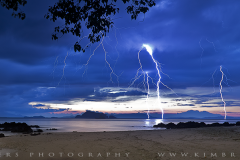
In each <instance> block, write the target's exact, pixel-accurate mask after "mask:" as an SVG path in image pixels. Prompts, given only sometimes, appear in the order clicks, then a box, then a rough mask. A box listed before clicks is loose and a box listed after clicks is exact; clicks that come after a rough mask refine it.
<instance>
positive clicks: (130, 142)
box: [0, 126, 240, 160]
mask: <svg viewBox="0 0 240 160" xmlns="http://www.w3.org/2000/svg"><path fill="white" fill-rule="evenodd" d="M239 144H240V127H235V126H234V127H211V128H192V129H169V130H151V131H123V132H91V133H87V132H85V133H83V132H82V133H80V132H68V133H60V132H56V133H47V132H45V133H42V134H41V135H37V136H31V135H21V134H19V135H14V136H10V137H4V138H0V149H1V150H0V152H1V157H0V159H2V160H5V159H8V160H11V159H19V160H25V159H27V160H28V159H34V160H35V159H41V160H51V159H60V160H77V159H78V160H79V159H82V160H83V159H84V160H85V159H86V160H88V159H89V160H95V159H108V160H114V159H116V160H120V159H121V160H155V159H161V160H171V159H177V160H178V159H185V160H192V159H211V160H213V159H216V160H217V159H226V160H228V159H239V158H240V148H239ZM6 149H7V150H6Z"/></svg>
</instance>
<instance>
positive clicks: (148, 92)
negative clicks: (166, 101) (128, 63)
mask: <svg viewBox="0 0 240 160" xmlns="http://www.w3.org/2000/svg"><path fill="white" fill-rule="evenodd" d="M146 75H147V89H148V91H147V100H146V102H147V106H148V111H147V116H148V119H149V105H148V98H149V94H150V91H149V83H148V78H149V76H148V72H146Z"/></svg>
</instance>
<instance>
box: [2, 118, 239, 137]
mask: <svg viewBox="0 0 240 160" xmlns="http://www.w3.org/2000/svg"><path fill="white" fill-rule="evenodd" d="M188 121H195V122H205V123H206V124H209V123H214V122H218V123H224V122H229V123H236V122H237V121H240V120H197V119H194V120H193V119H164V120H162V119H108V120H106V119H75V118H73V119H62V118H57V119H51V118H44V119H26V118H0V123H4V122H25V123H27V124H28V125H39V126H40V127H41V129H43V131H46V129H49V128H56V129H58V130H56V131H49V130H48V132H73V131H77V132H102V131H134V130H157V129H156V128H153V125H155V124H158V123H161V122H163V123H165V124H167V123H169V122H173V123H175V124H177V123H178V122H188ZM158 130H159V129H158ZM8 134H12V133H10V132H8Z"/></svg>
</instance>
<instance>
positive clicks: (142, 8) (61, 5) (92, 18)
mask: <svg viewBox="0 0 240 160" xmlns="http://www.w3.org/2000/svg"><path fill="white" fill-rule="evenodd" d="M120 1H122V2H123V3H124V4H125V3H130V2H131V3H130V5H129V6H128V7H127V8H126V10H127V13H129V14H131V19H135V20H136V19H137V16H138V15H139V14H140V13H144V14H145V13H146V12H147V11H148V10H149V7H152V6H154V5H155V0H131V1H130V0H120ZM116 2H117V0H60V1H59V2H57V3H56V4H55V5H54V6H50V7H49V9H48V13H47V14H46V15H45V18H47V19H50V20H51V21H53V22H55V21H56V20H57V19H58V18H60V19H63V20H64V21H65V24H64V26H63V27H62V26H57V27H55V32H54V34H52V39H53V40H57V39H58V38H59V37H60V36H62V35H63V34H67V33H72V34H73V35H75V36H77V37H81V35H82V33H83V31H82V25H84V24H85V26H86V27H87V29H90V30H91V33H90V34H89V35H88V39H89V40H90V42H91V43H95V42H99V41H100V40H101V39H102V38H103V37H104V36H106V33H108V32H109V29H110V28H111V27H113V24H114V23H113V19H111V16H113V15H115V14H116V13H117V12H119V8H118V7H116ZM59 33H60V36H59ZM74 51H75V52H76V51H79V52H80V51H83V52H85V48H83V47H82V46H81V45H80V44H79V42H76V43H75V45H74Z"/></svg>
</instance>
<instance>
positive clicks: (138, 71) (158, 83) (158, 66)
mask: <svg viewBox="0 0 240 160" xmlns="http://www.w3.org/2000/svg"><path fill="white" fill-rule="evenodd" d="M144 48H145V49H146V50H147V52H148V53H149V55H150V56H151V58H152V60H153V62H154V63H155V66H156V70H157V74H158V81H157V84H155V83H154V82H153V79H152V78H151V77H150V76H149V75H148V73H147V72H144V71H143V67H142V63H141V60H140V52H141V51H142V49H144ZM138 62H139V65H140V67H139V68H138V70H137V73H136V75H135V77H134V78H133V81H132V83H131V85H130V86H129V87H131V86H132V85H133V84H134V83H135V82H136V81H137V80H138V79H139V78H140V77H141V76H143V77H144V78H143V79H144V81H143V82H142V83H143V85H144V88H145V89H146V86H145V85H146V83H147V86H148V93H147V100H148V98H149V94H150V89H149V81H148V80H149V78H151V79H152V83H153V84H154V85H156V86H157V91H156V92H157V97H158V99H157V101H158V104H159V105H160V108H161V112H162V119H163V115H164V111H163V108H162V106H161V101H160V100H161V97H160V90H159V85H160V83H161V84H162V85H163V86H165V87H166V88H168V89H170V90H171V91H172V92H174V91H173V90H172V89H171V88H169V87H168V86H167V85H165V84H163V83H162V82H161V74H160V72H162V71H161V65H160V63H159V62H158V61H157V60H156V59H154V57H153V50H152V48H151V46H149V45H147V44H143V45H142V48H141V50H139V52H138ZM140 73H141V74H140ZM146 75H147V82H146V81H145V79H146V78H145V76H146ZM174 93H175V92H174ZM175 94H176V93H175ZM147 114H148V117H149V108H148V112H147Z"/></svg>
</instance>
